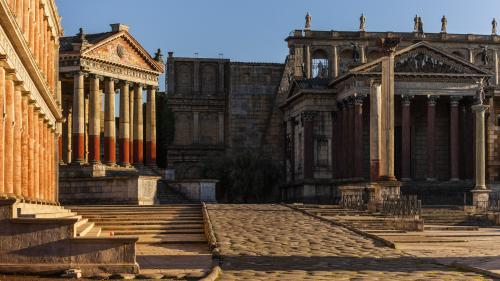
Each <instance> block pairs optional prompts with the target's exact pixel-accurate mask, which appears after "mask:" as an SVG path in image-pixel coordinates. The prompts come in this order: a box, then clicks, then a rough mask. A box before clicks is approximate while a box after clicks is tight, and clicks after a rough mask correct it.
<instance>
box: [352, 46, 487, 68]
mask: <svg viewBox="0 0 500 281" xmlns="http://www.w3.org/2000/svg"><path fill="white" fill-rule="evenodd" d="M382 60H383V58H380V59H377V60H375V61H373V62H371V63H367V64H364V65H361V66H358V67H356V68H353V69H352V70H351V71H350V73H353V74H363V73H380V72H381V70H382V66H381V62H382ZM394 73H395V74H408V75H411V74H418V75H425V74H429V75H433V74H450V75H457V74H460V75H473V76H477V75H480V76H487V75H490V74H489V73H488V72H486V71H484V70H482V69H481V68H479V67H477V66H475V65H474V64H471V63H469V62H468V61H466V60H463V59H462V58H459V57H457V56H455V55H453V54H450V53H447V52H445V51H443V50H440V49H438V48H436V47H434V46H432V45H431V44H429V43H427V42H424V41H422V42H419V43H416V44H414V45H411V46H409V47H407V48H404V49H401V50H399V51H397V52H396V54H395V56H394Z"/></svg>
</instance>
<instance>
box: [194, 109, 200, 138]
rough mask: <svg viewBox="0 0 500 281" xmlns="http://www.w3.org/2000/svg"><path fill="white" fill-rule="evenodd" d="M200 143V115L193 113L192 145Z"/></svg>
mask: <svg viewBox="0 0 500 281" xmlns="http://www.w3.org/2000/svg"><path fill="white" fill-rule="evenodd" d="M199 142H200V113H199V112H197V111H194V112H193V143H199Z"/></svg>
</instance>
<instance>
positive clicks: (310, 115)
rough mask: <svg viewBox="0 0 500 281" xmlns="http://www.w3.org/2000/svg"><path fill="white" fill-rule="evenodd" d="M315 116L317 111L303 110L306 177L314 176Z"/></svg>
mask: <svg viewBox="0 0 500 281" xmlns="http://www.w3.org/2000/svg"><path fill="white" fill-rule="evenodd" d="M314 116H315V112H309V111H306V112H303V113H302V120H303V121H302V122H303V123H304V136H303V138H304V141H303V148H302V149H303V151H304V179H311V178H313V177H314Z"/></svg>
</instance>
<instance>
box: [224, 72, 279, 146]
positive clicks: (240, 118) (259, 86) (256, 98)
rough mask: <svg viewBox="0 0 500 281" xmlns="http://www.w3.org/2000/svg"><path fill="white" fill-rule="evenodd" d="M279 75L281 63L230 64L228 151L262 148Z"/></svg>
mask: <svg viewBox="0 0 500 281" xmlns="http://www.w3.org/2000/svg"><path fill="white" fill-rule="evenodd" d="M282 75H283V65H282V64H266V63H231V86H230V93H229V96H228V109H227V110H228V122H229V128H228V151H233V150H236V149H260V148H262V145H263V140H264V137H265V134H266V132H268V128H269V126H270V121H271V117H272V113H273V108H274V105H275V99H276V94H277V91H278V86H279V85H280V81H281V79H282Z"/></svg>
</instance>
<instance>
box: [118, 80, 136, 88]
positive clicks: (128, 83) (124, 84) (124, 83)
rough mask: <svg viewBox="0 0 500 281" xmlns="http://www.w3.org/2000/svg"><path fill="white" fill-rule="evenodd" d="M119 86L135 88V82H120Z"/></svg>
mask: <svg viewBox="0 0 500 281" xmlns="http://www.w3.org/2000/svg"><path fill="white" fill-rule="evenodd" d="M118 85H119V86H120V87H121V86H129V87H130V86H133V85H134V83H133V82H130V81H127V80H120V81H119V82H118Z"/></svg>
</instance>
